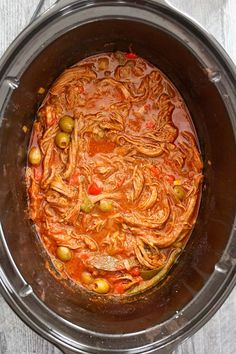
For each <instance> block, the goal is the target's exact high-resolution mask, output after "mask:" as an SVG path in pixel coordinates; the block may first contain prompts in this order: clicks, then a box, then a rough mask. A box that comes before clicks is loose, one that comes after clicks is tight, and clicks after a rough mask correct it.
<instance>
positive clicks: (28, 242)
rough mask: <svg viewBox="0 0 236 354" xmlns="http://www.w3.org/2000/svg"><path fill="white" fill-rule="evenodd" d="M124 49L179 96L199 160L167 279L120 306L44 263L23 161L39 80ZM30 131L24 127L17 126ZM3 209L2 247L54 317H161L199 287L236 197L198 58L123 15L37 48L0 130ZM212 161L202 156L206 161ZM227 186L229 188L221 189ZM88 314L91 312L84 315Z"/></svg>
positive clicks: (93, 325)
mask: <svg viewBox="0 0 236 354" xmlns="http://www.w3.org/2000/svg"><path fill="white" fill-rule="evenodd" d="M130 44H132V50H133V51H134V52H136V53H137V54H138V55H140V56H142V57H144V58H146V59H147V60H149V61H150V62H152V63H153V64H154V65H156V66H157V67H158V68H160V69H161V70H162V71H163V72H164V73H165V74H166V75H167V76H168V77H169V78H170V79H171V80H172V82H173V83H174V84H175V85H176V87H177V88H178V90H179V91H180V92H181V94H182V96H183V97H184V99H185V101H186V104H187V106H188V108H189V110H190V113H191V115H192V119H193V122H194V125H195V128H196V131H197V134H198V138H199V144H200V148H201V152H202V156H203V161H204V166H205V168H204V175H205V182H204V191H203V197H202V202H201V207H200V211H199V217H198V221H197V224H196V226H195V229H194V232H193V234H192V236H191V239H190V241H189V243H188V245H187V247H186V249H185V251H184V253H183V254H182V256H181V258H180V260H179V262H178V264H177V265H175V267H174V268H173V270H172V271H171V274H170V277H169V278H168V279H167V280H166V281H165V283H164V285H163V286H161V287H160V288H159V289H158V290H157V291H155V292H152V293H150V294H148V296H147V295H145V296H141V297H140V298H139V299H138V301H136V302H134V303H133V302H130V303H125V304H122V306H121V304H119V303H110V304H105V303H103V302H96V301H95V299H94V298H91V299H90V302H88V297H87V295H86V294H83V293H73V292H72V291H71V290H70V289H67V288H65V287H64V286H62V285H61V284H60V283H59V282H57V281H56V280H55V279H54V278H53V277H52V276H51V275H50V273H49V272H48V271H47V270H46V269H45V267H44V262H45V258H44V256H43V253H42V250H41V248H40V246H39V243H38V241H37V238H36V236H35V234H34V230H33V227H32V226H31V224H30V222H29V221H28V220H27V218H26V213H25V210H26V191H25V184H24V172H25V170H24V168H25V165H26V153H27V145H28V142H29V136H30V129H31V127H32V123H33V120H34V114H35V112H36V110H37V108H38V106H39V104H40V100H41V98H40V97H39V96H38V95H37V90H38V88H39V87H41V86H42V87H45V88H46V89H47V88H49V87H50V85H51V83H52V82H53V81H54V80H55V78H56V77H57V76H58V75H59V74H60V73H61V72H62V71H63V70H64V69H65V68H66V67H68V66H70V65H72V64H74V63H75V62H77V61H79V60H80V59H82V58H84V57H86V56H89V55H92V54H95V53H99V52H107V51H114V50H124V51H128V48H129V45H130ZM23 125H26V126H27V127H28V128H29V132H28V133H27V134H25V133H24V132H23V131H22V126H23ZM0 144H1V146H0V149H1V150H0V154H1V155H0V158H1V175H2V178H1V180H2V182H1V186H0V189H1V201H0V203H1V204H0V207H1V214H2V220H1V222H2V227H3V231H4V232H5V234H6V235H7V243H8V247H9V250H10V252H11V254H12V256H13V258H14V260H15V262H16V265H17V267H18V268H19V270H20V272H21V273H22V275H23V276H24V278H25V279H26V280H27V282H29V283H30V284H31V285H32V287H33V289H34V292H35V294H37V295H38V297H39V298H40V299H42V300H43V301H44V302H45V304H46V305H47V306H48V307H49V308H51V309H52V310H53V311H55V312H57V313H58V314H59V315H60V316H62V317H64V318H65V319H67V320H69V321H71V322H73V323H74V324H79V325H80V326H82V327H85V328H89V329H91V330H95V331H98V332H108V333H121V332H133V331H138V330H141V329H145V328H147V327H150V326H153V325H154V324H157V323H161V322H163V321H164V320H165V319H167V318H169V317H170V316H172V315H173V314H174V313H175V311H179V310H180V309H181V308H183V306H184V305H186V304H187V303H188V302H189V301H190V300H191V299H192V298H193V296H194V295H195V294H197V293H198V291H199V290H200V289H201V288H202V286H203V285H204V284H205V282H206V280H207V279H208V277H209V276H210V275H211V273H212V271H213V270H214V265H215V263H216V262H217V261H218V259H219V258H220V256H221V254H222V252H223V250H224V248H225V246H226V244H227V241H228V236H229V233H230V230H231V227H232V222H233V217H234V215H233V211H234V200H235V191H236V188H235V185H236V183H235V182H236V181H235V176H236V171H235V164H232V156H235V144H234V136H233V130H232V127H231V124H230V120H229V117H228V113H227V111H226V107H225V106H224V102H223V101H222V99H221V97H220V95H219V93H218V91H217V89H216V88H215V85H214V84H213V83H211V82H210V81H209V79H208V76H207V74H206V71H205V70H204V68H202V67H201V65H200V63H199V62H198V61H197V59H196V58H195V57H194V56H193V54H192V53H191V52H190V51H188V50H187V49H186V48H185V47H184V46H183V45H182V44H181V43H180V42H178V41H177V40H176V39H175V38H174V36H170V35H169V34H167V33H165V32H163V31H161V30H159V29H158V28H153V27H149V26H148V25H147V24H141V23H135V22H129V21H125V20H106V21H103V22H99V21H97V22H93V23H90V24H87V25H84V26H81V27H78V28H75V29H73V30H71V31H69V32H68V33H66V34H65V35H63V36H61V37H59V38H58V39H57V40H55V41H54V42H53V43H52V44H50V45H49V46H48V47H45V48H44V49H43V50H42V52H41V53H40V54H39V55H38V56H37V58H36V59H35V60H34V61H33V62H32V63H31V64H30V65H29V66H28V68H27V70H26V71H25V72H24V73H23V74H22V77H21V79H20V85H19V87H18V88H17V89H16V90H14V91H13V94H12V96H11V97H10V100H9V103H8V105H7V107H6V109H5V112H4V120H3V122H2V125H1V128H0ZM209 161H210V162H209ZM226 186H227V187H226ZM91 312H96V316H93V315H91Z"/></svg>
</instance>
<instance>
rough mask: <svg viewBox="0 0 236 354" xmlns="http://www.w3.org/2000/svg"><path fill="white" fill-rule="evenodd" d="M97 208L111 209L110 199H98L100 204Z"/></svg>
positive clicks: (102, 209)
mask: <svg viewBox="0 0 236 354" xmlns="http://www.w3.org/2000/svg"><path fill="white" fill-rule="evenodd" d="M99 208H100V210H101V211H104V212H106V211H111V210H112V209H113V204H112V200H105V199H103V200H101V201H100V205H99Z"/></svg>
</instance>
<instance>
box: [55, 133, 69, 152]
mask: <svg viewBox="0 0 236 354" xmlns="http://www.w3.org/2000/svg"><path fill="white" fill-rule="evenodd" d="M69 142H70V136H69V134H67V133H64V132H59V133H57V135H56V137H55V143H56V145H57V146H58V147H59V148H61V149H65V148H66V147H67V146H68V145H69Z"/></svg>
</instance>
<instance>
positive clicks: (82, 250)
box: [26, 52, 203, 296]
mask: <svg viewBox="0 0 236 354" xmlns="http://www.w3.org/2000/svg"><path fill="white" fill-rule="evenodd" d="M28 161H29V163H28V167H27V173H26V181H27V189H28V212H29V218H30V219H31V220H32V221H33V222H34V224H35V226H36V229H37V232H38V234H39V236H40V239H41V241H42V243H43V245H44V247H45V249H46V250H47V252H48V254H49V256H50V258H51V260H52V263H53V264H54V267H55V269H56V270H57V272H58V273H59V274H60V276H61V277H62V278H64V279H70V280H71V281H72V282H73V283H76V284H78V285H79V286H82V287H84V288H85V289H87V290H88V291H93V292H96V293H98V294H109V295H116V296H119V295H121V294H124V295H130V294H136V293H139V292H142V291H144V290H146V289H148V288H150V287H153V286H154V285H155V284H157V283H158V282H160V281H161V280H162V279H164V277H165V276H166V275H167V273H168V271H169V269H170V268H171V267H172V265H173V264H174V262H175V261H176V259H177V257H178V255H179V254H180V253H181V250H182V249H183V248H184V246H185V244H186V242H187V240H188V238H189V235H190V233H191V230H192V228H193V225H194V223H195V221H196V217H197V210H198V205H199V199H200V194H201V182H202V178H203V177H202V167H203V166H202V161H201V157H200V153H199V150H198V147H197V145H196V135H195V132H194V128H193V125H192V123H191V118H190V115H189V112H188V110H187V107H186V106H185V103H184V101H183V99H182V98H181V96H180V94H179V93H178V91H177V90H176V88H175V87H174V86H173V84H172V83H171V82H170V81H169V80H168V79H167V77H166V76H165V75H164V74H163V73H162V72H161V71H160V70H158V69H157V68H156V67H154V66H153V65H152V64H150V63H148V62H147V61H145V60H144V59H142V58H140V57H138V56H137V55H136V54H134V53H123V52H116V53H105V54H99V55H95V56H92V57H88V58H86V59H84V60H82V61H80V62H79V63H77V64H76V65H74V66H72V67H71V68H69V69H67V70H65V71H64V72H63V73H62V74H61V76H60V77H59V78H58V79H57V80H56V82H55V83H54V84H53V85H52V87H51V89H50V90H49V92H48V93H47V95H46V97H45V99H44V101H43V103H42V105H41V107H40V108H39V110H38V112H37V119H36V120H35V122H34V125H33V130H32V135H31V141H30V146H29V154H28Z"/></svg>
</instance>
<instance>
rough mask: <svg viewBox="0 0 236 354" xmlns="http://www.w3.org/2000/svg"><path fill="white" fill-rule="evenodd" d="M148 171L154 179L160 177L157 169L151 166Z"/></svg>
mask: <svg viewBox="0 0 236 354" xmlns="http://www.w3.org/2000/svg"><path fill="white" fill-rule="evenodd" d="M150 170H151V172H152V174H153V176H154V177H157V178H160V177H161V172H160V170H159V168H157V167H156V166H154V165H152V166H151V167H150Z"/></svg>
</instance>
